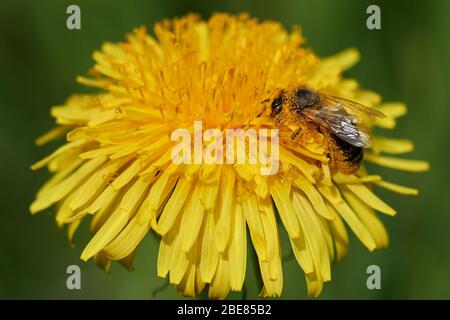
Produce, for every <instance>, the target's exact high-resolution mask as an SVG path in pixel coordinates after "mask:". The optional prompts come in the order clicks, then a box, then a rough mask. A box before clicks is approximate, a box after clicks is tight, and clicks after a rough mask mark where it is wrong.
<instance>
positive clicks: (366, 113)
mask: <svg viewBox="0 0 450 320" xmlns="http://www.w3.org/2000/svg"><path fill="white" fill-rule="evenodd" d="M320 97H321V99H320V100H321V102H322V105H324V106H328V107H336V108H343V109H345V110H346V111H348V112H349V113H350V114H352V115H355V116H356V117H358V118H360V119H361V118H362V119H365V121H368V122H373V121H375V119H376V118H384V117H386V116H385V115H384V114H383V113H382V112H381V111H379V110H377V109H374V108H370V107H367V106H365V105H362V104H360V103H358V102H355V101H351V100H348V99H344V98H339V97H335V96H330V95H325V94H321V95H320Z"/></svg>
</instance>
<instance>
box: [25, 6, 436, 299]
mask: <svg viewBox="0 0 450 320" xmlns="http://www.w3.org/2000/svg"><path fill="white" fill-rule="evenodd" d="M154 31H155V35H156V37H153V36H150V35H148V34H147V32H146V31H145V29H144V28H139V29H136V30H135V31H134V32H133V33H132V34H130V35H128V37H127V41H126V42H123V43H118V44H113V43H105V44H104V45H103V47H102V50H101V51H96V52H95V53H94V55H93V57H94V59H95V61H96V64H95V66H94V67H93V69H92V70H91V77H89V78H85V77H79V78H78V81H79V82H80V83H82V84H85V85H87V86H92V87H96V88H98V89H99V93H97V94H83V95H74V96H72V97H70V98H69V99H68V100H67V101H66V103H65V104H64V105H62V106H56V107H53V108H52V112H51V113H52V116H53V117H54V118H55V119H56V123H57V124H58V126H57V127H56V128H55V129H53V130H52V131H50V132H49V133H47V134H46V135H44V136H42V137H41V138H39V139H38V144H42V143H45V142H47V141H49V140H52V139H54V138H56V137H58V136H60V135H63V134H67V135H66V139H67V142H66V143H65V144H64V145H63V146H61V147H60V148H59V149H57V150H56V151H55V152H53V153H52V154H51V155H49V156H48V157H46V158H45V159H43V160H41V161H39V162H37V163H36V164H34V165H33V166H32V168H33V169H38V168H41V167H44V166H47V167H48V169H49V170H50V171H51V172H52V173H53V177H52V178H51V179H50V180H49V181H48V182H47V183H46V184H45V185H44V186H43V187H42V189H41V190H40V191H39V192H38V194H37V197H36V200H35V201H34V202H33V203H32V205H31V207H30V210H31V212H32V213H36V212H38V211H41V210H43V209H45V208H47V207H50V206H51V205H54V204H56V205H57V208H58V209H57V213H56V221H57V223H58V224H59V225H60V226H63V225H67V226H68V228H67V230H68V235H69V240H70V241H72V238H73V234H74V233H75V231H76V229H77V228H78V226H79V224H80V222H81V221H82V219H83V218H85V217H87V216H91V220H90V228H91V231H92V234H93V236H92V239H91V240H90V242H89V243H88V244H87V246H86V247H85V249H84V251H83V253H82V255H81V258H82V259H83V260H88V259H89V258H92V257H93V258H94V259H95V260H96V262H97V263H98V264H99V265H101V266H102V267H104V268H105V269H108V268H109V264H110V261H111V260H118V261H120V262H121V263H123V264H124V265H125V266H127V267H129V268H131V262H132V259H133V257H134V255H135V253H136V250H137V248H138V246H139V243H140V242H141V240H142V239H143V238H144V236H145V235H146V234H147V233H148V232H149V231H154V232H156V233H157V234H158V235H160V236H161V243H160V248H159V254H158V262H157V270H158V275H159V276H160V277H167V276H168V277H169V278H170V282H171V283H173V284H175V285H176V286H177V288H178V289H179V291H180V292H181V293H182V294H184V295H189V296H195V295H196V294H198V293H199V292H200V291H202V290H203V289H204V287H205V286H206V285H208V286H209V289H208V292H209V296H210V297H211V298H224V297H225V296H226V295H227V294H228V292H229V291H230V290H233V291H239V290H241V289H242V286H243V283H244V278H245V271H246V261H247V242H248V241H251V243H252V244H253V246H254V248H255V251H256V254H257V257H258V261H259V266H260V271H261V276H262V280H263V284H264V286H263V288H262V291H261V294H262V295H263V296H279V295H280V294H281V292H282V286H283V271H282V259H281V247H280V241H279V236H278V227H277V224H278V223H280V222H279V221H281V223H282V224H283V226H284V228H285V229H286V231H287V234H288V236H289V239H290V243H291V248H292V251H293V253H294V255H295V257H296V259H297V261H298V263H299V265H300V267H301V268H302V269H303V271H304V273H305V276H306V282H307V287H308V293H309V294H310V295H312V296H317V295H318V294H319V293H320V292H321V290H322V286H323V283H324V282H326V281H329V280H330V279H331V270H330V267H331V264H332V262H333V261H335V260H339V259H340V258H342V257H343V256H344V255H345V253H346V250H347V247H348V235H347V227H348V228H350V229H351V230H352V231H353V232H354V233H355V235H356V236H357V237H358V238H359V239H360V241H361V242H362V243H363V244H364V245H365V246H366V247H367V248H368V249H369V250H371V251H372V250H374V249H377V248H383V247H385V246H387V245H388V235H387V232H386V230H385V228H384V226H383V224H382V223H381V222H380V220H379V218H378V217H377V213H376V212H379V213H383V214H387V215H395V213H396V212H395V210H394V209H393V208H391V207H390V206H389V205H387V204H386V203H385V202H383V201H382V200H381V199H380V198H378V197H377V196H376V195H375V193H374V192H373V191H372V187H373V186H378V187H381V188H385V189H389V190H392V191H394V192H398V193H401V194H406V195H412V194H417V191H416V190H415V189H412V188H408V187H404V186H400V185H397V184H394V183H392V182H388V181H386V180H384V179H382V178H381V177H380V176H378V175H373V174H369V173H368V172H367V170H366V168H365V166H364V163H363V164H362V165H361V167H360V168H359V170H358V171H356V172H355V173H343V172H341V171H339V170H335V168H334V167H332V166H330V165H329V160H330V159H329V157H328V155H327V149H326V148H325V147H324V144H323V141H322V140H323V136H321V135H320V134H319V135H318V134H314V135H313V134H312V133H311V134H310V133H309V132H305V134H304V135H303V136H302V139H300V140H292V139H291V135H292V128H290V127H289V126H286V125H280V126H278V125H276V124H275V122H274V119H273V117H271V110H270V101H273V99H274V98H275V97H276V95H277V94H278V93H279V92H280V90H283V89H289V88H298V87H308V88H313V89H315V90H320V92H325V93H327V94H330V95H334V96H337V97H342V98H346V99H350V100H352V101H356V102H359V103H361V104H364V105H366V106H369V107H373V108H377V109H378V110H380V111H382V112H383V113H384V114H385V115H386V117H385V118H379V119H377V120H376V122H375V123H373V124H371V123H368V124H367V126H370V127H373V126H377V127H381V128H386V129H393V128H394V127H395V123H396V119H397V118H398V117H400V116H402V115H404V114H405V112H406V107H405V106H404V105H403V104H402V103H384V104H381V98H380V96H379V95H378V94H376V93H373V92H371V91H367V90H363V89H360V88H359V86H358V83H357V82H356V81H355V80H352V79H345V78H343V77H342V72H343V71H345V70H346V69H348V68H349V67H351V66H352V65H353V64H354V63H356V61H357V60H358V53H357V51H356V50H354V49H349V50H346V51H344V52H342V53H339V54H337V55H335V56H332V57H328V58H325V59H321V58H319V57H317V56H316V55H315V54H314V53H313V52H312V51H311V50H309V49H305V48H304V47H302V43H303V38H302V36H301V34H300V32H299V30H298V29H294V30H293V31H292V32H287V31H285V30H284V29H283V27H282V26H281V25H280V24H278V23H276V22H258V21H257V20H256V19H254V18H251V17H249V16H248V15H239V16H232V15H228V14H215V15H213V16H212V17H211V18H210V19H209V20H208V21H203V20H201V19H200V18H199V17H198V16H196V15H188V16H186V17H182V18H179V19H174V20H166V21H163V22H161V23H158V24H156V26H155V30H154ZM195 121H201V122H202V124H203V129H207V128H217V129H218V130H219V131H221V132H223V131H224V130H226V129H229V128H233V129H238V128H247V129H248V128H255V129H260V128H267V129H271V128H277V129H279V130H280V131H279V132H280V133H279V138H280V139H279V161H280V164H279V169H278V170H277V172H276V173H275V174H273V175H263V174H261V171H260V170H258V169H259V167H260V166H261V163H259V162H258V163H256V164H246V163H237V164H228V163H208V164H206V163H193V164H185V163H181V164H180V163H178V164H177V163H174V161H173V159H172V151H173V148H174V146H175V144H176V142H174V141H172V139H171V133H172V132H173V131H174V130H176V129H178V128H187V130H188V131H190V132H191V131H192V130H193V127H192V125H193V123H194V122H195ZM372 140H373V144H372V147H371V148H370V149H369V150H367V151H366V153H365V155H364V161H369V162H372V163H375V164H377V165H381V166H385V167H390V168H394V169H398V170H407V171H422V170H426V169H427V168H428V165H427V163H425V162H421V161H416V160H406V159H399V158H394V157H392V156H390V155H389V154H394V155H395V154H401V153H406V152H409V151H411V150H412V148H413V145H412V143H411V142H410V141H408V140H404V139H393V138H385V137H381V136H374V137H373V138H372ZM202 143H203V144H206V142H204V141H203V142H202ZM246 151H247V152H249V149H246ZM385 154H387V155H385ZM278 218H279V219H278ZM247 230H248V231H249V232H248V234H249V236H250V239H247V237H248V236H247Z"/></svg>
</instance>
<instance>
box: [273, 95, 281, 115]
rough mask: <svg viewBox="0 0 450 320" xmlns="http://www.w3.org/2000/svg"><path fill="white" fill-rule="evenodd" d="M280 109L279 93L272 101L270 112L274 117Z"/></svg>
mask: <svg viewBox="0 0 450 320" xmlns="http://www.w3.org/2000/svg"><path fill="white" fill-rule="evenodd" d="M282 109H283V97H282V96H281V94H280V95H279V96H278V97H276V98H275V99H274V100H273V101H272V113H271V116H272V117H275V116H277V115H279V114H280V112H281V110H282Z"/></svg>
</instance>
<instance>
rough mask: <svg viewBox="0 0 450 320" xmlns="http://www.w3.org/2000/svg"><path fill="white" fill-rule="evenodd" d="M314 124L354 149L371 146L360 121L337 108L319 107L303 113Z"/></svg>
mask: <svg viewBox="0 0 450 320" xmlns="http://www.w3.org/2000/svg"><path fill="white" fill-rule="evenodd" d="M305 114H306V116H308V117H309V118H310V119H311V120H313V121H314V122H316V123H318V124H320V125H322V126H324V127H326V128H328V129H330V130H331V132H332V133H333V134H334V135H336V136H337V137H339V138H341V139H342V140H344V141H346V142H348V143H350V144H351V145H354V146H356V147H361V148H368V147H370V146H371V141H370V135H369V133H368V132H367V131H366V130H365V129H364V128H363V127H362V125H361V124H360V120H359V119H358V118H357V117H356V116H353V115H350V114H348V113H347V112H346V111H345V110H344V109H343V108H341V107H337V106H321V107H320V108H314V109H313V108H311V109H308V110H306V111H305Z"/></svg>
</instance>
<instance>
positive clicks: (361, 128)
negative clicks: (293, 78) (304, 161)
mask: <svg viewBox="0 0 450 320" xmlns="http://www.w3.org/2000/svg"><path fill="white" fill-rule="evenodd" d="M271 117H272V118H274V121H275V124H276V125H281V124H285V125H287V126H288V127H289V128H291V129H292V130H293V133H292V135H291V139H292V140H294V141H295V140H296V139H297V138H298V137H299V135H300V136H301V135H302V133H303V132H306V133H308V134H309V135H311V134H313V135H314V134H318V135H320V136H322V137H323V141H324V145H325V147H326V150H327V157H328V159H329V166H330V169H331V170H334V171H341V172H344V173H353V172H355V171H356V170H357V169H358V167H359V165H360V163H361V161H362V159H363V156H364V149H366V148H368V147H370V145H371V139H370V134H369V128H368V126H367V124H370V123H371V122H373V121H374V120H375V119H376V118H377V117H384V114H383V113H381V112H379V111H378V110H375V109H373V108H369V107H366V106H364V105H361V104H359V103H357V102H354V101H350V100H347V99H343V98H339V97H335V96H331V95H326V94H322V93H319V92H317V91H314V90H311V89H309V88H306V87H301V88H297V89H295V90H282V91H281V92H280V93H279V94H278V96H277V97H276V98H275V99H273V100H272V104H271Z"/></svg>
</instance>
